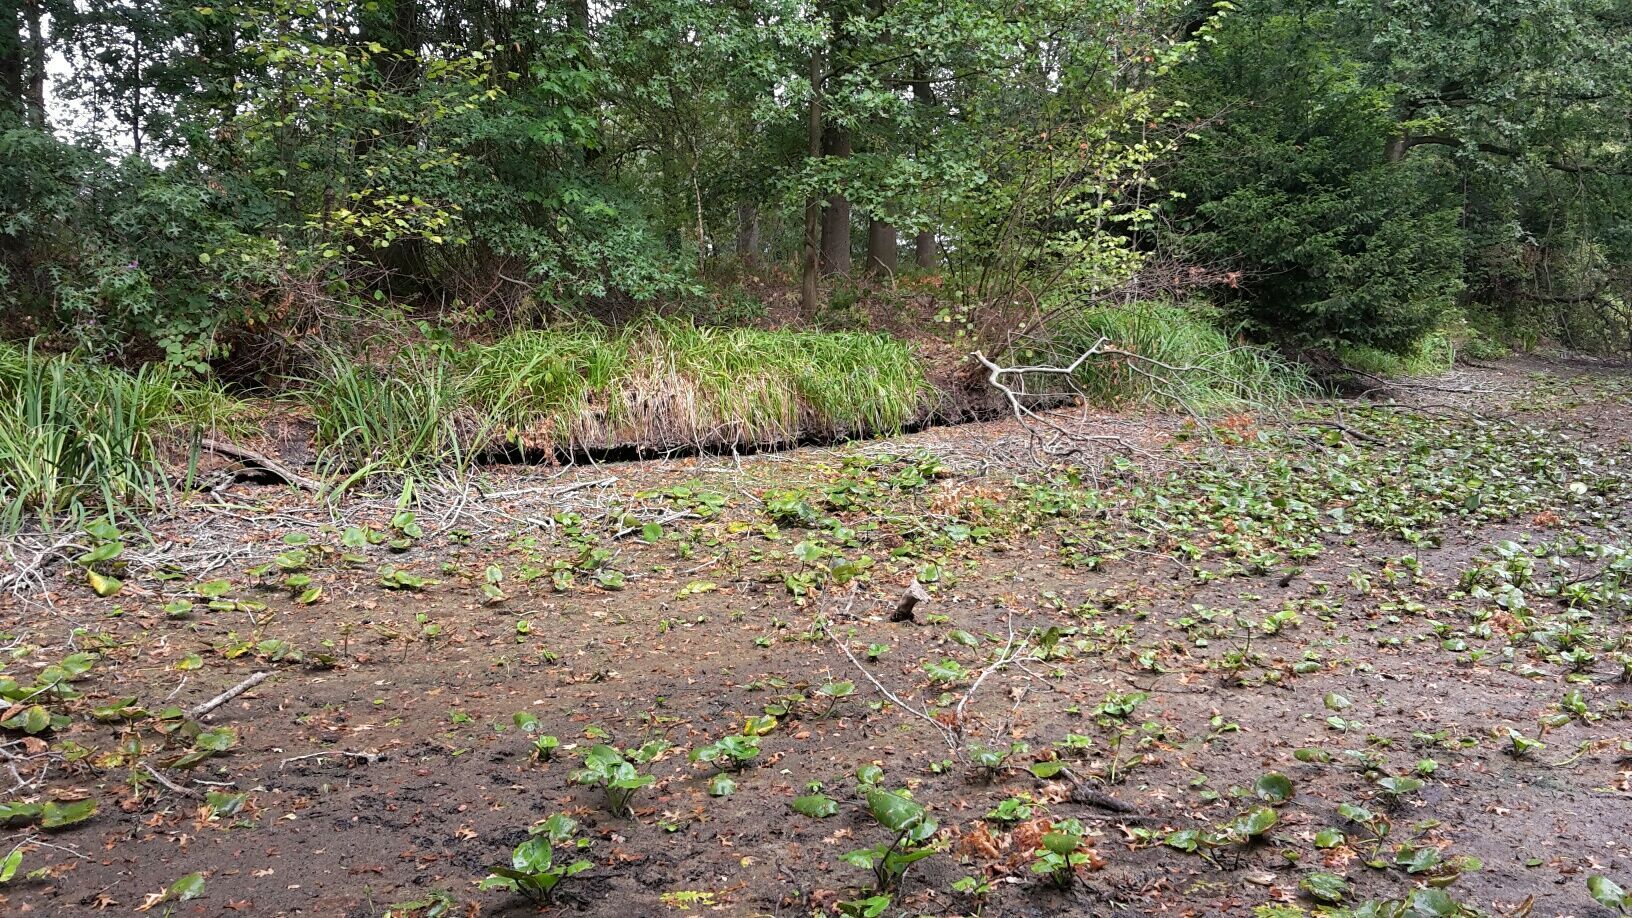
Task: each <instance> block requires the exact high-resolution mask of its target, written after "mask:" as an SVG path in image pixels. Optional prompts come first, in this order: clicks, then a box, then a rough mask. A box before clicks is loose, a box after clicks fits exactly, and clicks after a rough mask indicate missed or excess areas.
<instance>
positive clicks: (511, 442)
mask: <svg viewBox="0 0 1632 918" xmlns="http://www.w3.org/2000/svg"><path fill="white" fill-rule="evenodd" d="M323 361H324V362H323V363H322V365H321V366H320V367H319V369H318V371H317V372H316V373H315V374H314V375H312V376H311V377H309V378H308V379H307V380H306V388H304V389H302V390H301V392H300V397H301V398H302V399H303V400H304V401H305V402H306V403H307V404H308V405H310V406H311V408H312V410H313V413H314V414H315V415H316V416H317V418H318V420H319V427H318V432H317V441H318V443H319V445H320V446H321V447H322V448H323V449H324V450H325V458H326V460H327V461H328V462H329V463H331V464H332V465H335V466H338V467H342V468H346V469H348V470H352V471H358V470H364V469H370V468H378V469H384V470H391V471H402V470H411V469H416V468H426V467H432V466H437V465H462V464H465V463H468V462H470V461H472V460H473V459H474V458H475V456H476V455H477V454H478V453H480V452H483V451H490V450H497V449H502V448H506V447H509V448H515V447H519V448H523V449H532V450H549V451H554V450H570V449H583V448H588V449H611V448H618V447H628V446H635V447H639V448H641V449H649V450H660V449H676V448H684V447H687V446H692V447H697V446H702V447H710V448H719V447H724V446H743V445H766V444H788V443H793V442H796V441H798V440H799V439H801V438H804V437H812V436H815V437H824V438H835V437H845V436H857V435H863V434H880V433H890V432H895V431H899V430H901V429H902V427H904V426H905V425H906V424H907V423H908V422H909V421H911V420H913V419H914V418H915V417H917V416H919V414H920V413H921V412H923V411H924V410H925V409H926V408H927V406H928V404H929V394H930V393H929V389H928V388H927V384H926V382H925V378H924V373H923V369H922V367H921V366H920V364H919V362H918V360H917V358H916V357H915V356H914V355H913V353H912V351H911V350H910V349H908V348H907V346H906V345H905V344H903V343H902V342H900V341H897V340H895V339H893V338H890V337H888V336H884V335H870V334H830V333H818V332H801V331H760V330H755V329H718V328H707V327H703V326H698V325H696V324H694V323H692V322H690V321H684V320H679V321H677V320H666V319H651V320H648V321H644V322H639V323H635V324H632V325H629V326H625V327H623V328H620V329H611V328H606V327H602V326H593V325H584V326H575V327H566V328H562V329H553V330H549V331H533V332H518V333H516V334H514V335H510V336H507V337H505V338H502V339H500V340H499V341H497V342H495V343H493V344H490V345H472V346H470V347H467V348H463V349H453V348H450V347H445V346H439V345H423V346H416V347H409V348H403V349H401V350H399V351H397V352H396V353H395V354H394V356H392V357H390V358H389V359H387V360H386V361H385V362H384V363H382V364H380V365H369V364H365V363H362V362H359V360H358V359H357V358H354V357H351V356H348V355H347V354H344V353H342V352H339V351H332V350H331V351H327V352H325V353H324V358H323Z"/></svg>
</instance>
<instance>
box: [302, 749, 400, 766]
mask: <svg viewBox="0 0 1632 918" xmlns="http://www.w3.org/2000/svg"><path fill="white" fill-rule="evenodd" d="M331 755H337V756H344V757H346V758H349V759H361V760H363V761H364V762H366V763H368V764H370V765H373V764H374V763H375V762H378V761H379V760H380V754H379V753H378V752H347V751H346V750H344V749H325V750H323V751H322V752H308V753H306V754H305V755H297V756H294V757H292V758H287V759H284V760H283V762H282V763H280V764H279V765H278V770H279V771H282V770H283V769H284V766H286V765H288V764H289V763H290V762H302V761H305V760H306V759H321V758H324V757H326V756H331Z"/></svg>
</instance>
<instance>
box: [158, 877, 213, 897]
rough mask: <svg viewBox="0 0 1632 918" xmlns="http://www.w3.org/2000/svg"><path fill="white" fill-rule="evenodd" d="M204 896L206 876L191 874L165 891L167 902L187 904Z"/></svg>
mask: <svg viewBox="0 0 1632 918" xmlns="http://www.w3.org/2000/svg"><path fill="white" fill-rule="evenodd" d="M202 895H204V874H202V873H189V874H187V875H186V876H184V877H182V878H181V879H179V880H177V881H176V882H174V883H171V884H170V888H169V889H167V890H165V891H164V901H166V902H186V901H189V900H191V899H197V898H198V897H199V896H202Z"/></svg>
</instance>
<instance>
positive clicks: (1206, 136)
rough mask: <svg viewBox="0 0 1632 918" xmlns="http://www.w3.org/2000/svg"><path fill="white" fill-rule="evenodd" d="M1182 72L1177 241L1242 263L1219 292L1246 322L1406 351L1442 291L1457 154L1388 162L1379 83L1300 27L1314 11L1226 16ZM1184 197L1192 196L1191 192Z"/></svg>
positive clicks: (1261, 331) (1263, 332) (1439, 314)
mask: <svg viewBox="0 0 1632 918" xmlns="http://www.w3.org/2000/svg"><path fill="white" fill-rule="evenodd" d="M1227 23H1228V24H1227V26H1226V27H1225V28H1223V29H1222V30H1220V32H1219V40H1218V44H1217V46H1216V47H1215V48H1213V49H1211V50H1210V51H1209V53H1207V54H1204V55H1201V56H1200V57H1199V58H1198V60H1197V62H1196V63H1195V64H1193V65H1190V66H1188V67H1187V68H1185V70H1184V71H1183V73H1182V74H1181V76H1180V80H1179V87H1180V94H1181V96H1182V97H1184V98H1185V100H1186V101H1187V102H1188V103H1189V104H1190V106H1191V107H1192V108H1194V109H1195V110H1196V111H1198V112H1203V113H1208V114H1210V113H1213V112H1223V113H1225V114H1223V115H1221V116H1220V117H1219V119H1218V123H1217V125H1216V126H1214V127H1211V128H1208V129H1206V130H1204V131H1202V132H1201V133H1200V134H1199V135H1198V136H1197V137H1196V138H1195V139H1194V140H1193V141H1192V142H1189V143H1187V144H1186V146H1185V147H1184V155H1183V157H1182V160H1181V161H1180V163H1179V164H1178V166H1177V168H1176V169H1175V171H1174V175H1173V176H1172V181H1171V184H1172V185H1173V186H1174V187H1175V188H1176V189H1177V190H1179V191H1180V192H1182V194H1183V195H1184V201H1183V202H1181V204H1180V208H1181V213H1180V214H1179V219H1178V220H1176V221H1175V225H1176V226H1177V227H1178V228H1179V230H1180V233H1179V235H1178V236H1177V238H1176V239H1175V243H1176V244H1177V245H1178V246H1179V247H1180V248H1181V249H1182V250H1184V251H1185V252H1186V253H1187V255H1188V256H1189V257H1190V258H1191V259H1193V260H1194V261H1196V262H1198V263H1201V264H1230V265H1233V266H1235V267H1236V268H1238V269H1240V271H1241V278H1240V283H1239V285H1238V286H1237V287H1236V288H1235V289H1234V290H1232V291H1231V292H1230V293H1229V295H1227V296H1226V297H1224V298H1223V300H1222V303H1221V305H1222V306H1223V307H1224V309H1225V310H1226V312H1227V314H1228V315H1229V316H1230V318H1231V319H1233V320H1234V321H1236V322H1239V323H1241V324H1242V325H1243V326H1244V327H1245V328H1246V329H1247V330H1248V331H1250V332H1251V333H1252V334H1254V335H1255V336H1258V337H1260V338H1263V339H1265V340H1269V341H1276V342H1281V343H1286V344H1291V345H1294V346H1299V347H1317V348H1332V347H1336V346H1341V345H1361V346H1365V347H1370V348H1375V349H1378V350H1384V351H1393V352H1397V353H1405V352H1408V351H1409V350H1410V349H1411V348H1412V347H1413V346H1414V345H1415V343H1416V342H1417V339H1419V338H1421V337H1422V336H1423V335H1425V334H1427V333H1428V332H1430V331H1432V330H1433V329H1434V328H1435V327H1436V326H1437V325H1438V324H1439V323H1440V321H1441V319H1442V318H1443V317H1444V316H1445V315H1446V314H1447V313H1449V312H1450V310H1451V309H1452V308H1453V307H1454V306H1455V301H1456V296H1457V294H1458V293H1459V291H1460V290H1461V289H1462V271H1463V253H1464V242H1465V240H1464V234H1463V230H1462V228H1461V225H1460V219H1461V216H1462V210H1461V203H1460V199H1459V197H1458V194H1457V188H1458V176H1457V174H1456V170H1455V168H1454V166H1453V165H1452V164H1451V163H1449V162H1447V161H1445V160H1443V159H1436V158H1429V157H1410V158H1407V159H1405V160H1404V161H1403V162H1393V163H1391V162H1388V161H1386V159H1385V157H1384V151H1383V140H1384V138H1387V137H1390V136H1393V133H1394V132H1395V131H1396V130H1397V127H1396V125H1395V124H1394V121H1393V116H1392V113H1391V107H1390V106H1391V105H1392V101H1391V97H1390V96H1389V95H1388V93H1387V92H1386V91H1384V90H1382V89H1376V88H1370V87H1367V86H1366V85H1365V84H1364V83H1363V82H1362V81H1359V80H1357V79H1356V78H1355V74H1354V68H1355V66H1356V65H1355V64H1354V62H1352V61H1348V60H1345V59H1344V58H1343V57H1342V55H1341V53H1339V52H1337V51H1335V50H1333V49H1332V48H1330V47H1327V46H1326V45H1324V44H1323V43H1321V42H1319V41H1311V40H1308V39H1309V36H1310V33H1311V32H1318V33H1320V34H1325V33H1324V32H1321V31H1320V30H1322V29H1326V28H1330V27H1331V23H1329V22H1327V21H1326V20H1325V19H1323V18H1322V17H1321V16H1319V15H1315V16H1313V18H1305V17H1303V16H1300V15H1290V14H1278V13H1274V12H1254V13H1251V14H1243V15H1242V16H1240V17H1234V16H1232V17H1231V18H1230V19H1229V20H1227ZM1190 202H1193V203H1190Z"/></svg>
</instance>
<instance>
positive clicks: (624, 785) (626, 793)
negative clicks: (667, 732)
mask: <svg viewBox="0 0 1632 918" xmlns="http://www.w3.org/2000/svg"><path fill="white" fill-rule="evenodd" d="M665 748H667V744H665V743H659V742H653V743H647V744H646V745H644V746H641V747H640V748H638V749H625V750H622V751H619V750H618V749H617V747H615V746H608V745H605V744H600V745H595V746H591V747H590V748H589V749H588V750H587V751H585V752H584V760H583V766H584V767H583V768H581V769H579V770H577V771H575V772H573V773H572V783H574V784H586V785H592V786H595V787H599V788H601V789H602V790H603V791H605V792H606V802H607V806H608V807H609V808H610V809H611V810H612V813H613V815H615V816H624V815H627V814H628V813H629V801H630V800H631V799H633V798H634V796H635V792H636V791H638V790H640V789H641V788H643V787H649V786H651V785H652V784H655V783H657V779H656V778H654V777H652V776H651V775H649V774H641V773H640V771H639V770H638V768H637V767H636V766H637V765H644V764H648V763H650V762H651V761H653V760H654V759H656V758H657V756H658V755H660V754H661V753H662V752H663V750H664V749H665Z"/></svg>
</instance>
